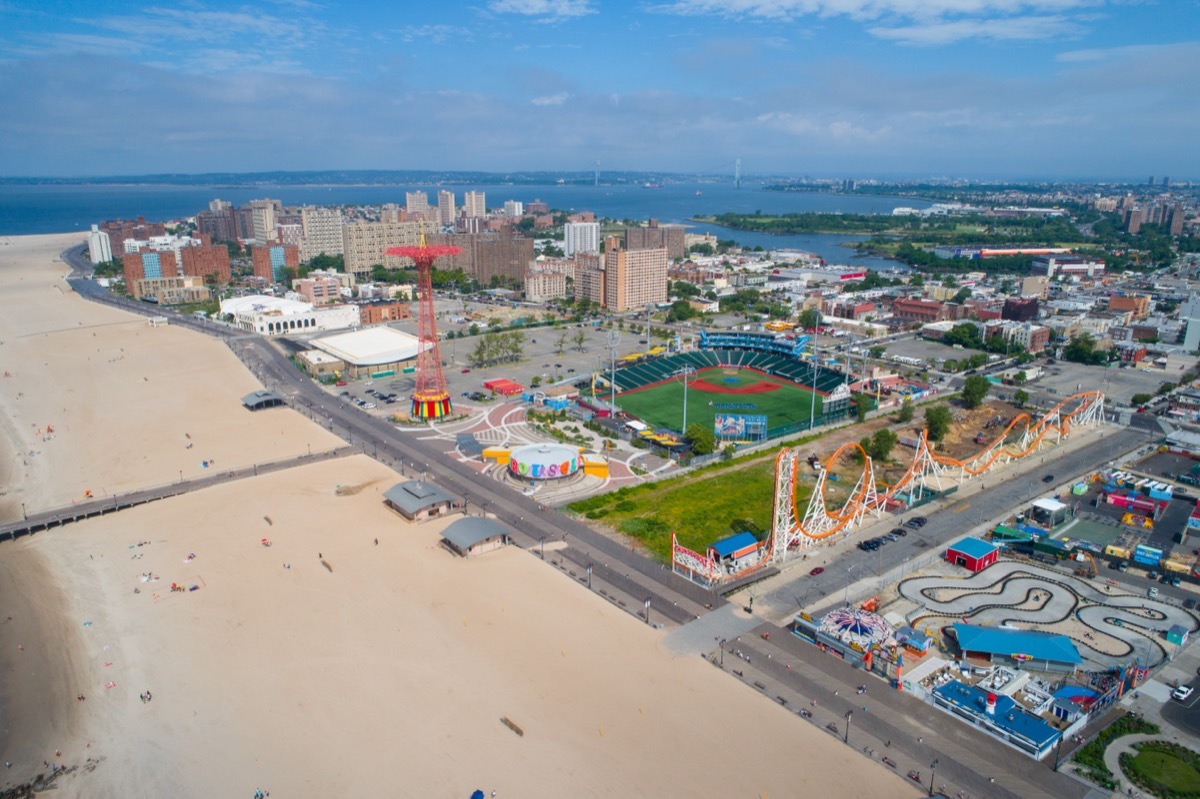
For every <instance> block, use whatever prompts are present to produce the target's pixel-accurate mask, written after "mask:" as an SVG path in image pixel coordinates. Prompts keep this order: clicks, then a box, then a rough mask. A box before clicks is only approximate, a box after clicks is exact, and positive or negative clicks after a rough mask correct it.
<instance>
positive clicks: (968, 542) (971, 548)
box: [947, 536, 999, 560]
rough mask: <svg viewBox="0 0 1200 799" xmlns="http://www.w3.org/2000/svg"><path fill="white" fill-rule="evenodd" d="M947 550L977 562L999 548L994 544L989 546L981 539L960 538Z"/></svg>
mask: <svg viewBox="0 0 1200 799" xmlns="http://www.w3.org/2000/svg"><path fill="white" fill-rule="evenodd" d="M947 549H953V550H954V551H955V552H961V553H962V554H964V555H966V556H967V557H970V558H975V559H976V560H978V559H979V558H983V557H987V556H988V555H990V554H992V553H993V552H995V551H996V550H997V549H999V547H997V546H996V545H995V544H989V543H988V542H987V541H984V540H983V539H982V538H972V537H970V536H967V537H966V538H960V539H959V540H958V541H955V542H954V543H953V544H951V545H950V546H949V547H947Z"/></svg>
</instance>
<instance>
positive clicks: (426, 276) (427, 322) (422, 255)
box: [387, 234, 462, 419]
mask: <svg viewBox="0 0 1200 799" xmlns="http://www.w3.org/2000/svg"><path fill="white" fill-rule="evenodd" d="M460 252H462V250H461V249H459V248H458V247H450V246H444V245H441V246H439V245H435V246H433V247H429V246H427V245H426V244H425V235H424V234H422V235H421V244H420V245H419V246H417V247H389V248H388V249H387V254H388V255H395V256H398V257H401V258H411V259H412V260H413V262H414V263H415V264H416V265H417V295H418V306H417V307H418V314H417V381H416V382H417V385H416V390H415V391H413V395H412V415H413V417H414V418H417V419H441V418H442V417H444V416H449V415H450V412H451V410H452V409H451V406H450V392H449V390H447V388H446V375H445V374H444V373H443V372H442V353H441V350H440V348H439V347H438V336H437V323H436V322H435V321H434V311H433V262H434V260H436V259H437V258H440V257H442V256H444V255H458V254H459V253H460Z"/></svg>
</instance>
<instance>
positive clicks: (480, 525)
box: [442, 516, 513, 552]
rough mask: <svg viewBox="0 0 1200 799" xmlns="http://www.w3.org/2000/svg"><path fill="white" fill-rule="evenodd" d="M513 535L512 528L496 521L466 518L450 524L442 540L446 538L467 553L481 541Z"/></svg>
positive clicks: (472, 517)
mask: <svg viewBox="0 0 1200 799" xmlns="http://www.w3.org/2000/svg"><path fill="white" fill-rule="evenodd" d="M512 534H513V530H512V528H510V527H508V526H507V525H505V524H502V523H501V522H498V521H496V520H495V519H491V518H488V517H486V516H466V517H464V518H462V519H459V520H457V521H455V522H452V523H450V524H449V525H448V526H447V527H446V529H445V530H444V531H442V538H445V539H446V540H447V541H449V542H450V543H451V544H453V545H454V546H455V547H456V548H458V549H460V550H462V551H464V552H465V551H466V550H468V549H470V548H471V547H473V546H475V545H476V544H478V543H479V542H480V541H486V540H487V539H489V538H494V537H495V536H501V535H502V536H509V535H512Z"/></svg>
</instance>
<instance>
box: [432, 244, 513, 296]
mask: <svg viewBox="0 0 1200 799" xmlns="http://www.w3.org/2000/svg"><path fill="white" fill-rule="evenodd" d="M426 238H427V239H428V240H429V243H430V244H450V245H453V246H455V247H459V248H460V249H461V250H462V253H461V254H459V255H455V256H451V257H450V258H447V259H446V261H445V268H446V269H462V270H463V271H464V272H465V273H466V274H468V275H470V276H471V277H473V278H475V279H476V280H478V281H479V282H480V283H482V284H484V285H485V286H486V285H489V284H490V283H491V282H492V279H493V278H501V279H503V280H505V281H507V282H509V283H511V284H513V285H521V284H522V283H523V281H524V279H525V268H526V266H527V265H528V264H529V262H530V261H532V260H533V239H526V238H520V237H515V238H514V237H510V236H504V235H496V234H490V233H472V234H465V235H453V236H433V237H428V236H427V237H426ZM440 264H441V262H439V265H440Z"/></svg>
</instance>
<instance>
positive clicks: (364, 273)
mask: <svg viewBox="0 0 1200 799" xmlns="http://www.w3.org/2000/svg"><path fill="white" fill-rule="evenodd" d="M421 229H422V225H421V223H420V222H355V223H353V224H349V225H345V226H343V227H342V253H343V254H344V255H345V259H346V271H347V272H348V273H350V274H352V275H354V278H355V280H356V281H361V280H366V279H367V278H368V276H369V275H370V273H371V267H373V266H375V265H376V264H382V265H384V266H386V267H388V268H389V269H400V268H401V267H404V266H411V265H412V262H411V261H408V260H405V259H400V258H396V257H393V256H387V255H384V252H385V251H386V250H387V249H388V248H389V247H404V246H408V245H413V244H420V242H421Z"/></svg>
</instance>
